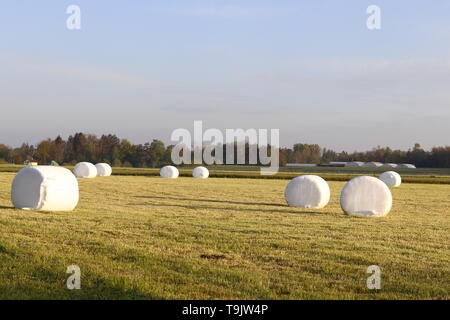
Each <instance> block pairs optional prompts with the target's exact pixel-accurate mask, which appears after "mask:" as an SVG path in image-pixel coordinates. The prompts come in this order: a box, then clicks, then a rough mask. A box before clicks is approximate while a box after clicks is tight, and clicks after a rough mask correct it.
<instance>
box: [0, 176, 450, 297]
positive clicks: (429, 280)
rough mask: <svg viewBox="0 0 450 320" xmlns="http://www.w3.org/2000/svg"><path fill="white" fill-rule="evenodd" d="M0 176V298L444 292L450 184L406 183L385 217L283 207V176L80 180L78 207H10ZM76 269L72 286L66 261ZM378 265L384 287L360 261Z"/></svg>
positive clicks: (334, 204) (335, 201) (448, 270)
mask: <svg viewBox="0 0 450 320" xmlns="http://www.w3.org/2000/svg"><path fill="white" fill-rule="evenodd" d="M13 177H14V174H13V173H0V298H1V299H15V298H26V299H28V298H32V299H59V298H61V299H82V298H86V299H106V298H111V299H419V298H424V299H448V298H450V295H449V292H450V280H449V279H450V277H449V276H450V241H449V240H450V216H449V213H450V186H449V185H445V184H443V185H439V184H418V183H415V184H402V186H401V187H400V188H397V189H393V190H392V191H393V197H394V206H393V209H392V211H391V213H390V214H389V215H388V216H387V217H385V218H358V217H351V216H347V215H344V214H343V213H342V212H341V210H340V208H339V192H340V190H341V188H342V186H343V185H344V182H330V187H331V191H332V195H331V201H330V204H329V205H328V206H327V207H326V208H324V209H321V210H305V209H299V208H291V207H287V206H286V204H285V202H284V198H283V191H284V188H285V186H286V184H287V181H286V180H278V179H270V180H266V179H243V178H240V179H224V178H221V179H218V178H210V179H206V180H200V179H192V178H179V179H174V180H171V179H161V178H159V177H146V176H113V177H105V178H96V179H92V180H79V183H80V203H79V206H78V208H77V209H76V210H75V211H73V212H66V213H62V212H61V213H60V212H52V213H50V212H34V211H20V210H15V209H13V208H12V207H11V202H10V184H11V181H12V179H13ZM72 264H76V265H78V266H80V268H81V276H82V277H81V279H82V280H81V290H72V291H71V290H68V289H67V288H66V285H65V282H66V279H67V277H68V276H69V275H68V274H66V268H67V267H68V266H69V265H72ZM374 264H375V265H378V266H380V267H381V271H382V274H381V279H382V280H381V281H382V283H381V285H382V289H381V290H378V291H377V290H375V291H374V290H368V289H367V288H366V279H367V277H368V276H369V274H367V273H366V269H367V267H368V266H370V265H374Z"/></svg>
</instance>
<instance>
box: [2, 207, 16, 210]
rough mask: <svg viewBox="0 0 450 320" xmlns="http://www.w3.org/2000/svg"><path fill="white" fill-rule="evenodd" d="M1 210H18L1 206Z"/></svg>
mask: <svg viewBox="0 0 450 320" xmlns="http://www.w3.org/2000/svg"><path fill="white" fill-rule="evenodd" d="M0 209H5V210H16V208H14V207H7V206H0Z"/></svg>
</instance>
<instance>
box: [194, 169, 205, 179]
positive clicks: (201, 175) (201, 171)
mask: <svg viewBox="0 0 450 320" xmlns="http://www.w3.org/2000/svg"><path fill="white" fill-rule="evenodd" d="M192 176H193V177H194V178H200V179H206V178H208V177H209V170H208V169H206V168H205V167H196V168H195V169H194V170H193V171H192Z"/></svg>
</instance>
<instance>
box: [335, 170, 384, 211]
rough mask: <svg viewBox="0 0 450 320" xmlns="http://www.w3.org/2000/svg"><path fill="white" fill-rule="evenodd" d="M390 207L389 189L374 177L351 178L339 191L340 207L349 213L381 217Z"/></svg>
mask: <svg viewBox="0 0 450 320" xmlns="http://www.w3.org/2000/svg"><path fill="white" fill-rule="evenodd" d="M391 207H392V194H391V191H390V190H389V188H388V187H387V186H386V184H385V183H384V182H383V181H381V180H380V179H377V178H374V177H369V176H361V177H356V178H353V179H351V180H350V181H349V182H347V184H346V185H345V186H344V188H343V189H342V191H341V208H342V210H344V212H345V213H347V214H349V215H355V216H365V217H383V216H385V215H387V214H388V213H389V211H390V210H391Z"/></svg>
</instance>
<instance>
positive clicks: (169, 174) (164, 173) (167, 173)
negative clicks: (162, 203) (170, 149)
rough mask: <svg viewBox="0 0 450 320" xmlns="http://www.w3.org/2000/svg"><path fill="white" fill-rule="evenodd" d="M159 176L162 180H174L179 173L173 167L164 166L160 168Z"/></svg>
mask: <svg viewBox="0 0 450 320" xmlns="http://www.w3.org/2000/svg"><path fill="white" fill-rule="evenodd" d="M159 174H160V175H161V177H163V178H171V179H175V178H178V175H179V174H180V173H179V172H178V169H177V168H175V167H174V166H165V167H162V168H161V170H160V171H159Z"/></svg>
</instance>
